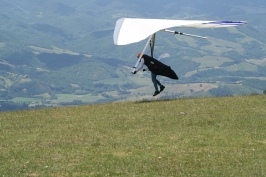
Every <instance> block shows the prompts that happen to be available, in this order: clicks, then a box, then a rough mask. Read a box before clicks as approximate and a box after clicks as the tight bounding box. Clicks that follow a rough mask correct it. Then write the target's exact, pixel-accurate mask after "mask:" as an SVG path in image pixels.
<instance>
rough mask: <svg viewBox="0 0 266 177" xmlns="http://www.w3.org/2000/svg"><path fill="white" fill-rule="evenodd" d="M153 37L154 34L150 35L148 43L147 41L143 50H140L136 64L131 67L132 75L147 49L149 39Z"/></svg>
mask: <svg viewBox="0 0 266 177" xmlns="http://www.w3.org/2000/svg"><path fill="white" fill-rule="evenodd" d="M153 35H154V34H152V35H150V37H149V38H148V41H147V43H146V45H145V46H144V48H143V50H142V52H141V55H140V56H139V59H138V61H137V63H136V64H135V66H134V67H133V70H132V73H134V72H135V71H136V68H137V67H138V65H139V62H140V59H141V58H142V55H143V54H144V52H145V50H146V49H147V47H148V45H149V43H150V41H151V38H152V36H153Z"/></svg>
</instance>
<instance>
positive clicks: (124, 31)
mask: <svg viewBox="0 0 266 177" xmlns="http://www.w3.org/2000/svg"><path fill="white" fill-rule="evenodd" d="M244 24H247V22H245V21H200V20H167V19H141V18H120V19H118V20H117V21H116V25H115V30H114V35H113V37H114V44H115V45H127V44H132V43H136V42H139V41H141V40H144V39H146V38H147V37H149V38H148V41H147V43H146V45H145V47H144V49H143V51H142V53H141V55H140V57H139V59H138V61H137V63H136V65H135V66H134V67H133V70H132V73H134V71H136V67H137V66H138V64H139V60H140V59H141V57H142V55H143V53H144V51H145V50H146V48H147V46H148V45H149V43H150V47H151V56H153V50H154V43H155V34H156V32H158V31H165V32H170V33H174V34H181V35H186V36H191V37H198V38H206V37H202V36H197V35H191V34H186V33H181V32H177V31H172V30H168V29H167V28H173V27H184V28H223V27H232V26H240V25H244Z"/></svg>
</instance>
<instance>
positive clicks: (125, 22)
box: [113, 18, 247, 45]
mask: <svg viewBox="0 0 266 177" xmlns="http://www.w3.org/2000/svg"><path fill="white" fill-rule="evenodd" d="M246 23H247V22H245V21H200V20H167V19H141V18H120V19H118V20H117V21H116V25H115V30H114V35H113V39H114V44H115V45H127V44H131V43H136V42H139V41H142V40H144V39H146V38H147V37H149V36H151V35H152V34H154V33H156V32H158V31H161V30H166V29H167V28H172V27H185V28H222V27H232V26H239V25H244V24H246Z"/></svg>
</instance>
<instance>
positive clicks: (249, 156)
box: [0, 96, 266, 177]
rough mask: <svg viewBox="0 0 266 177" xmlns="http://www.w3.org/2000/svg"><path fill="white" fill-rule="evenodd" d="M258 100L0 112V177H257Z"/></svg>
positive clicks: (265, 135)
mask: <svg viewBox="0 0 266 177" xmlns="http://www.w3.org/2000/svg"><path fill="white" fill-rule="evenodd" d="M265 107H266V101H265V96H245V97H238V96H237V97H220V98H200V99H195V98H194V99H176V100H161V101H147V102H126V103H110V104H98V105H86V106H74V107H63V108H50V109H39V110H36V109H35V110H28V111H15V112H0V120H1V130H0V131H1V134H0V141H1V144H0V149H1V155H0V159H1V161H2V162H5V163H1V164H0V174H2V175H4V176H204V177H205V176H264V175H265V173H266V171H265V168H264V167H265V166H266V158H265V150H266V147H265V145H266V129H265V126H266V119H265V115H266V109H265Z"/></svg>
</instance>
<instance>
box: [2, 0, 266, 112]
mask: <svg viewBox="0 0 266 177" xmlns="http://www.w3.org/2000/svg"><path fill="white" fill-rule="evenodd" d="M265 14H266V2H264V1H263V2H261V1H258V0H255V1H247V0H244V1H228V0H224V1H221V0H217V1H210V0H204V1H196V0H194V1H189V2H187V1H174V0H165V1H159V0H154V1H152V2H151V1H148V0H135V1H132V2H129V1H127V0H117V1H109V0H101V1H97V0H91V1H83V0H77V1H71V0H46V1H42V0H35V1H31V0H24V1H18V0H1V6H0V100H3V103H5V102H6V101H13V102H15V103H21V102H23V103H27V104H29V105H31V106H33V107H34V106H57V105H61V104H64V105H65V104H84V103H98V102H106V101H115V100H125V99H132V98H133V99H150V98H151V97H150V95H151V93H152V92H153V88H152V84H151V82H150V81H149V80H150V78H149V73H143V74H138V75H134V76H132V75H131V73H130V71H131V69H130V67H132V66H133V65H134V64H135V60H136V57H135V56H136V53H138V52H139V51H141V50H142V48H143V46H144V43H145V41H143V42H140V43H137V44H131V45H127V46H115V45H114V44H113V30H114V25H115V22H116V20H117V19H119V18H122V17H138V18H167V19H193V20H194V19H195V20H197V19H201V20H245V21H248V25H246V26H243V27H238V28H230V29H229V28H228V29H200V30H197V29H178V30H179V31H182V32H187V33H192V34H198V35H204V36H208V37H209V38H208V40H201V39H193V38H190V37H184V36H171V35H169V34H164V33H158V35H157V39H156V50H155V56H156V57H157V58H159V57H160V56H169V57H162V59H161V60H162V61H163V62H164V63H166V64H168V65H170V66H171V67H172V68H173V69H174V70H175V71H176V73H177V74H178V75H179V77H180V80H179V81H178V82H174V81H172V80H168V79H166V78H163V77H160V79H161V80H162V82H164V83H165V84H166V85H167V87H166V90H165V93H164V94H161V98H168V97H179V96H223V95H234V94H236V95H239V94H251V93H259V94H260V93H262V92H263V90H264V89H265V88H266V45H265V43H266V35H265V33H266V30H265V29H266V21H265V20H264V17H265ZM176 88H178V89H176ZM9 105H12V104H9ZM23 107H25V105H23Z"/></svg>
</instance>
